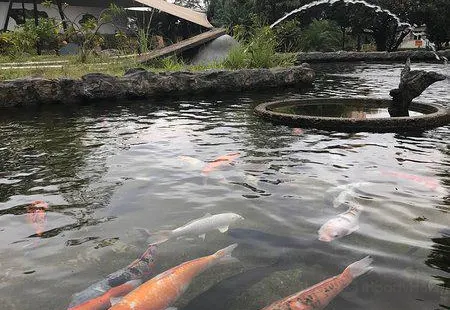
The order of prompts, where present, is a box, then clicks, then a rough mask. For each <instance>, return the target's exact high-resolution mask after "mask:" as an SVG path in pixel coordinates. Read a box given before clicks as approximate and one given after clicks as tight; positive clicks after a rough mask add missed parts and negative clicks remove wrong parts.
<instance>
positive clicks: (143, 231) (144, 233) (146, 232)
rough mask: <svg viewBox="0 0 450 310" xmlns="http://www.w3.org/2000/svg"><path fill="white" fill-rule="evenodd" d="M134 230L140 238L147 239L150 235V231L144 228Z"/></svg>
mask: <svg viewBox="0 0 450 310" xmlns="http://www.w3.org/2000/svg"><path fill="white" fill-rule="evenodd" d="M134 230H136V232H137V233H138V234H139V235H140V236H141V238H148V236H150V235H151V233H150V231H149V230H148V229H146V228H141V227H135V228H134Z"/></svg>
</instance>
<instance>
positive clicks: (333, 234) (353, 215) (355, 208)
mask: <svg viewBox="0 0 450 310" xmlns="http://www.w3.org/2000/svg"><path fill="white" fill-rule="evenodd" d="M361 212H362V206H361V205H358V204H356V203H352V204H351V205H350V208H349V209H348V210H347V211H346V212H344V213H342V214H339V215H338V216H337V217H335V218H332V219H331V220H329V221H328V222H326V223H325V224H323V225H322V227H320V229H319V231H318V234H319V240H320V241H324V242H330V241H333V240H335V239H339V238H342V237H344V236H347V235H350V234H351V233H353V232H354V231H356V230H358V229H359V216H360V214H361Z"/></svg>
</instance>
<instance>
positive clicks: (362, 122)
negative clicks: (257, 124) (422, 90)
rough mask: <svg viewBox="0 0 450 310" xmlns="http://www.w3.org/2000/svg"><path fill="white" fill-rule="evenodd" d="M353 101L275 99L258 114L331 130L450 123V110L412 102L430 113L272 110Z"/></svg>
mask: <svg viewBox="0 0 450 310" xmlns="http://www.w3.org/2000/svg"><path fill="white" fill-rule="evenodd" d="M357 100H358V101H359V102H363V103H364V105H365V106H370V107H383V108H385V107H388V106H389V103H390V101H389V100H383V99H357ZM336 102H338V103H341V104H354V103H355V99H339V98H330V99H304V100H286V101H274V102H267V103H263V104H260V105H259V106H257V107H256V108H255V113H256V114H257V115H259V116H261V117H262V118H264V119H266V120H268V121H270V122H272V123H275V124H281V125H287V126H291V127H300V128H317V129H324V130H330V131H342V132H407V131H421V130H425V129H430V128H436V127H440V126H446V125H448V124H450V110H447V109H444V108H441V107H438V106H434V105H429V104H422V103H413V104H412V105H411V110H413V111H417V112H421V113H427V114H424V115H421V116H413V117H395V118H392V117H391V118H371V119H354V118H339V117H319V116H304V115H297V114H287V113H279V112H274V111H273V109H275V108H280V107H283V106H291V105H293V104H295V105H300V106H301V105H311V104H321V105H326V104H336Z"/></svg>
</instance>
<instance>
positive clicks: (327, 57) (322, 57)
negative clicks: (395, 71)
mask: <svg viewBox="0 0 450 310" xmlns="http://www.w3.org/2000/svg"><path fill="white" fill-rule="evenodd" d="M437 54H438V55H439V56H440V57H442V56H444V57H446V58H447V59H450V50H444V51H438V52H437ZM296 58H297V59H296V62H297V63H302V62H316V63H317V62H353V61H401V62H404V61H406V60H407V59H408V58H411V61H438V60H437V59H436V55H435V54H434V53H433V52H432V51H421V50H411V51H398V52H344V51H339V52H329V53H322V52H310V53H297V56H296Z"/></svg>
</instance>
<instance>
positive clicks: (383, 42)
mask: <svg viewBox="0 0 450 310" xmlns="http://www.w3.org/2000/svg"><path fill="white" fill-rule="evenodd" d="M373 36H374V39H375V44H376V46H377V51H385V50H386V48H387V38H386V34H385V33H384V32H374V33H373Z"/></svg>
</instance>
